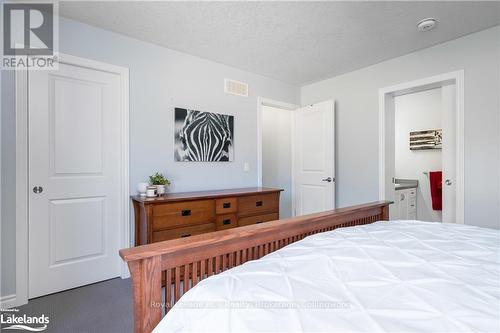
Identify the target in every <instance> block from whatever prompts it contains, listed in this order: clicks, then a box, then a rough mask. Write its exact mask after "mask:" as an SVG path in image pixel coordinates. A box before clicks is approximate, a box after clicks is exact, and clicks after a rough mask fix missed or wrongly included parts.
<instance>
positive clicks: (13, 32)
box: [1, 0, 58, 69]
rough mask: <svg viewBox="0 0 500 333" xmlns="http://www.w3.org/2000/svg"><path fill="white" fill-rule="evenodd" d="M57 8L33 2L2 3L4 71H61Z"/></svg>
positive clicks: (51, 3)
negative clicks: (58, 54)
mask: <svg viewBox="0 0 500 333" xmlns="http://www.w3.org/2000/svg"><path fill="white" fill-rule="evenodd" d="M42 1H43V0H42ZM56 5H57V2H29V1H27V2H25V3H20V2H15V3H9V2H6V3H3V4H2V15H1V16H2V19H3V20H2V21H3V24H2V30H3V31H2V37H3V43H2V44H1V45H2V61H1V69H20V68H21V69H57V68H56V66H57V58H56V57H55V55H56V51H57V44H58V43H57V42H58V39H57V38H56V37H57V31H58V26H57V15H54V13H55V12H56V10H55V9H56Z"/></svg>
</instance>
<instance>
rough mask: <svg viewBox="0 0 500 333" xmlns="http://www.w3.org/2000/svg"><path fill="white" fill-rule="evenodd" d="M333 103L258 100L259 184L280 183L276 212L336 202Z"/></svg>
mask: <svg viewBox="0 0 500 333" xmlns="http://www.w3.org/2000/svg"><path fill="white" fill-rule="evenodd" d="M334 120H335V117H334V103H333V101H325V102H321V103H316V104H312V105H307V106H304V107H298V106H296V105H291V104H286V103H281V102H275V101H271V100H267V99H261V100H260V101H259V111H258V138H259V143H258V147H259V152H258V156H259V162H258V165H259V171H258V184H259V186H264V187H278V188H282V189H284V191H283V192H282V194H281V198H280V201H281V203H280V207H281V208H280V210H281V211H280V218H286V217H290V216H300V215H306V214H311V213H316V212H321V211H326V210H330V209H334V208H335V177H334V174H335V170H334V159H335V158H334V156H335V151H334V147H335V143H334V137H335V136H334V128H335V121H334Z"/></svg>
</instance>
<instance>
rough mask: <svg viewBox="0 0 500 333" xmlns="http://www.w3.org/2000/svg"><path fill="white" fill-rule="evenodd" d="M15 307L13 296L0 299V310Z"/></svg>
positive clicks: (15, 299) (14, 296) (15, 300)
mask: <svg viewBox="0 0 500 333" xmlns="http://www.w3.org/2000/svg"><path fill="white" fill-rule="evenodd" d="M17 305H18V303H17V297H16V295H15V294H12V295H5V296H2V297H0V309H9V308H13V307H16V306H17Z"/></svg>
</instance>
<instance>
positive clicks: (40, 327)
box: [0, 308, 50, 332]
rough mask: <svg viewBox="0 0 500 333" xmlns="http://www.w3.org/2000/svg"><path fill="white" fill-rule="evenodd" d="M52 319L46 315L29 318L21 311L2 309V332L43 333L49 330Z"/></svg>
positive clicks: (0, 319)
mask: <svg viewBox="0 0 500 333" xmlns="http://www.w3.org/2000/svg"><path fill="white" fill-rule="evenodd" d="M49 323H50V318H49V317H48V316H46V315H45V314H41V315H35V316H28V315H26V314H22V315H20V314H19V309H16V308H13V309H0V330H2V331H4V330H5V331H7V330H14V331H19V330H22V331H29V332H42V331H45V330H46V329H47V328H48V325H49Z"/></svg>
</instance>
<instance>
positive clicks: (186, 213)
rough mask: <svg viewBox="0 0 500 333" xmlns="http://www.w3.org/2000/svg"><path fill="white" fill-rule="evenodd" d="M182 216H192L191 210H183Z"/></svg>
mask: <svg viewBox="0 0 500 333" xmlns="http://www.w3.org/2000/svg"><path fill="white" fill-rule="evenodd" d="M181 215H182V216H191V209H183V210H182V212H181Z"/></svg>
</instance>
